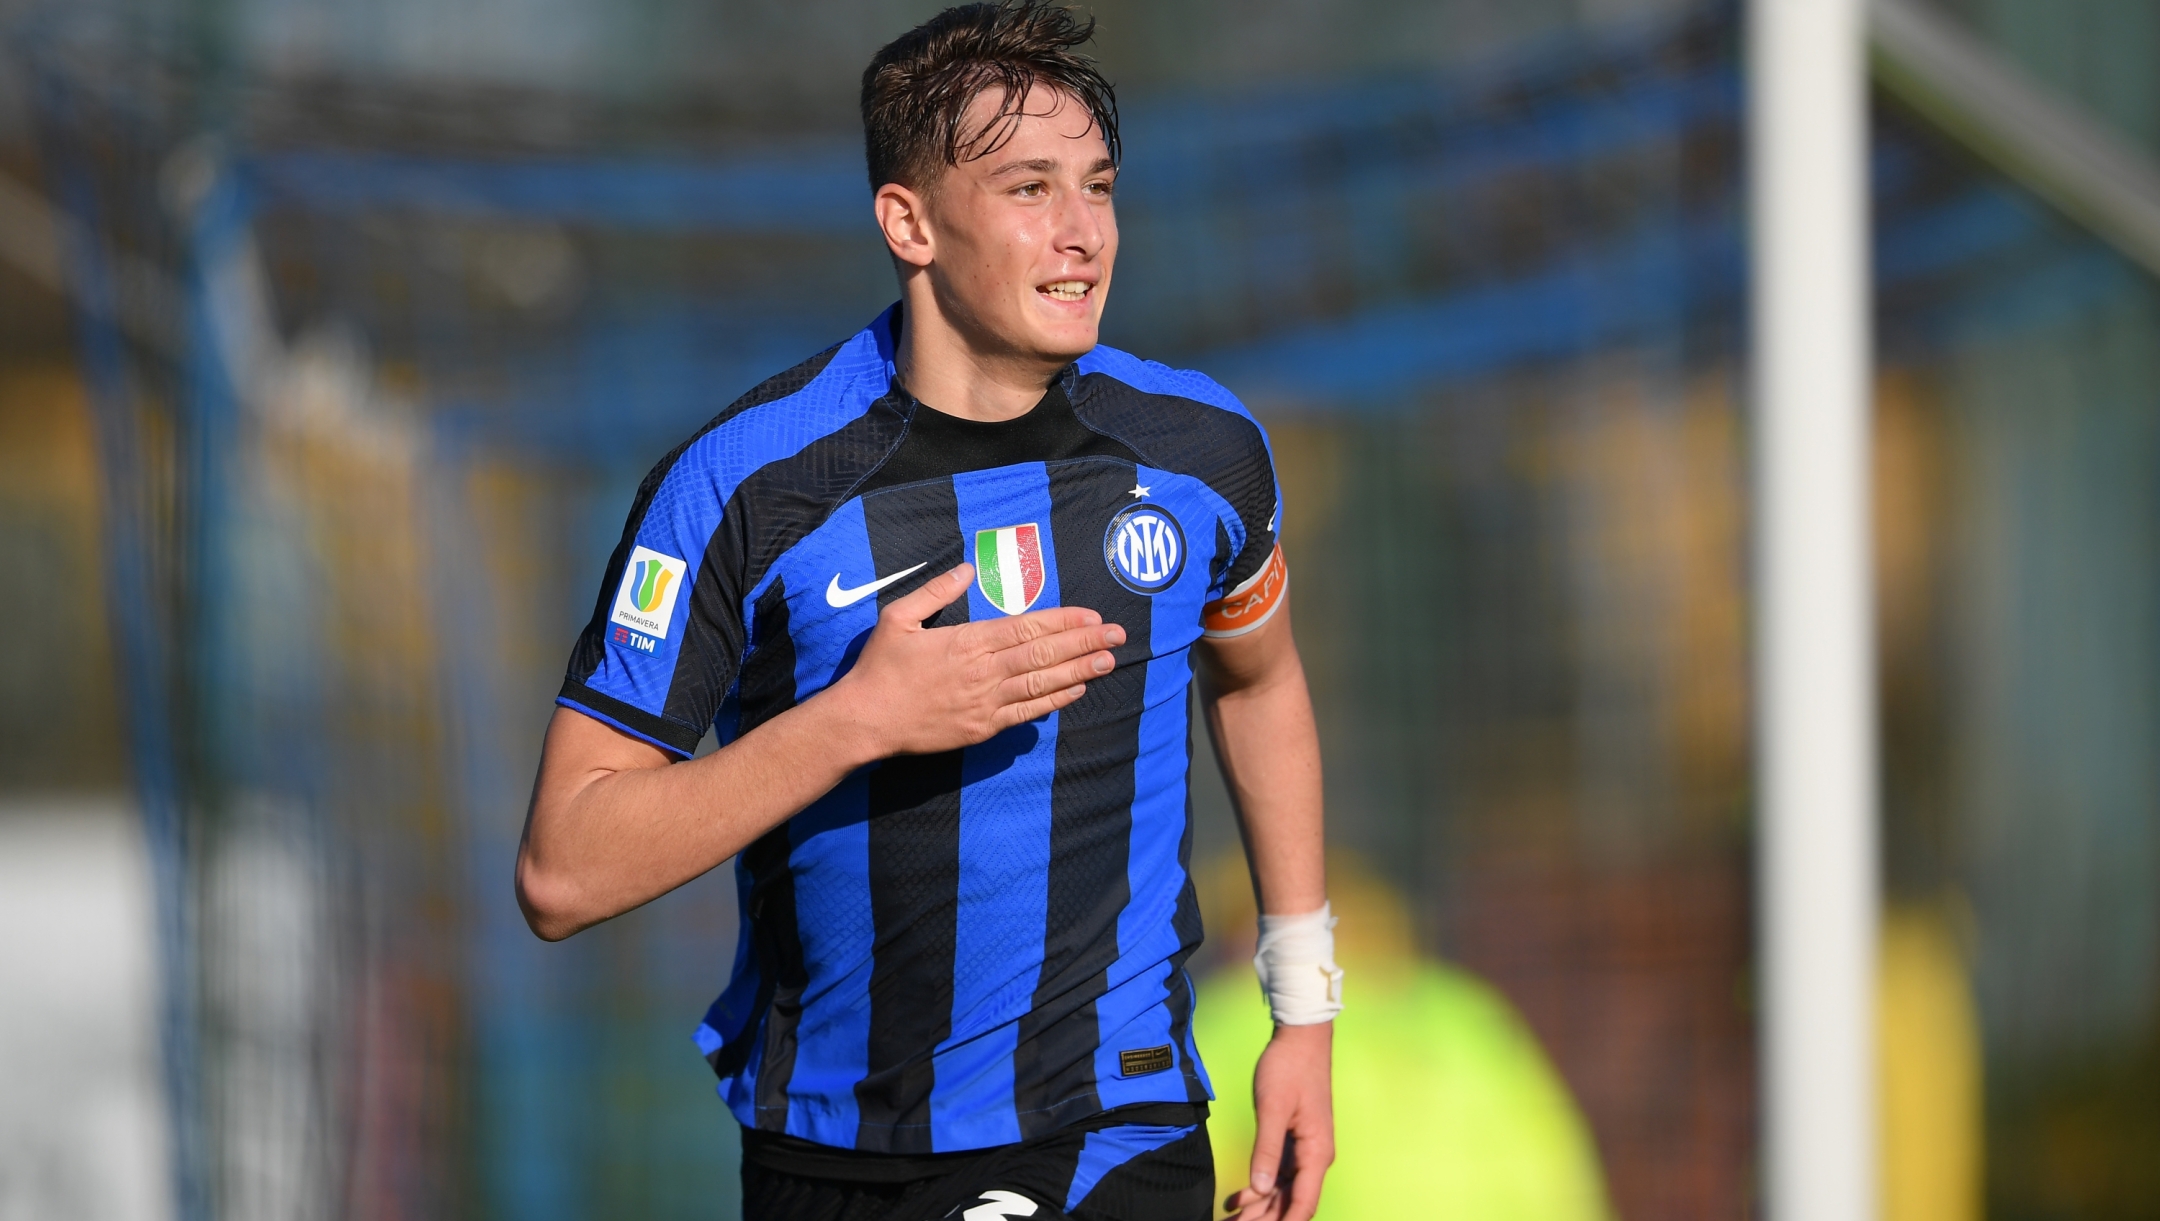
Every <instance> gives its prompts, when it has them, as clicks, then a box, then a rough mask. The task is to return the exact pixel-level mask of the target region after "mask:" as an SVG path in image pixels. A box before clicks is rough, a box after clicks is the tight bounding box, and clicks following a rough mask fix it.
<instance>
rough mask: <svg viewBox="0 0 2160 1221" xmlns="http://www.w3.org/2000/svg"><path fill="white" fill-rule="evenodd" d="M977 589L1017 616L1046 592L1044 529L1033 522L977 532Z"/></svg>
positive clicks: (998, 605) (1006, 611)
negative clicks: (1044, 586)
mask: <svg viewBox="0 0 2160 1221" xmlns="http://www.w3.org/2000/svg"><path fill="white" fill-rule="evenodd" d="M975 588H977V589H979V590H981V591H982V596H983V597H984V598H986V599H988V600H989V602H990V605H992V606H995V607H997V608H998V609H999V610H1001V611H1003V612H1005V613H1006V614H1008V615H1017V614H1019V613H1020V612H1022V611H1024V610H1026V609H1027V608H1028V607H1030V606H1033V605H1035V599H1037V598H1039V597H1041V596H1042V591H1043V553H1042V530H1041V529H1039V528H1038V527H1037V525H1036V523H1034V522H1028V523H1027V524H1026V525H1021V526H999V527H998V528H997V529H995V530H977V531H976V532H975Z"/></svg>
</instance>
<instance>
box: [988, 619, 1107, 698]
mask: <svg viewBox="0 0 2160 1221" xmlns="http://www.w3.org/2000/svg"><path fill="white" fill-rule="evenodd" d="M1123 643H1125V629H1124V628H1121V627H1119V626H1118V625H1117V624H1115V623H1104V624H1097V625H1092V626H1089V627H1080V628H1073V629H1071V630H1069V631H1063V632H1058V633H1056V634H1054V635H1050V636H1038V637H1036V638H1035V639H1033V640H1030V641H1027V642H1026V643H1024V644H1016V645H1014V646H1013V647H1011V648H1009V649H1002V650H1000V651H999V652H998V653H997V655H996V657H995V659H994V660H995V662H996V665H997V670H998V672H999V673H1002V674H1005V675H1008V676H1009V675H1015V674H1026V673H1027V672H1029V671H1030V670H1049V669H1053V668H1055V667H1057V666H1060V665H1062V664H1064V663H1066V662H1069V661H1071V660H1073V659H1074V658H1077V657H1085V656H1086V655H1088V654H1090V653H1093V652H1096V651H1097V650H1107V649H1114V648H1116V647H1117V646H1119V645H1121V644H1123ZM1109 672H1110V671H1109V668H1108V667H1107V666H1106V667H1104V668H1103V669H1101V670H1093V669H1091V670H1089V671H1088V673H1086V674H1085V675H1083V676H1082V677H1081V679H1079V680H1075V681H1085V680H1086V679H1089V678H1096V677H1099V676H1101V675H1103V674H1107V673H1109ZM1039 692H1040V689H1038V690H1037V691H1035V692H1030V693H1029V694H1031V695H1032V694H1039Z"/></svg>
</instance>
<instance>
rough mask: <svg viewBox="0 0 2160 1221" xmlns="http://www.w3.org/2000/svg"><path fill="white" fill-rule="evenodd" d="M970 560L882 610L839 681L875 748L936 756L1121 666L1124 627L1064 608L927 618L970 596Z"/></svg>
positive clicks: (836, 689) (1070, 697)
mask: <svg viewBox="0 0 2160 1221" xmlns="http://www.w3.org/2000/svg"><path fill="white" fill-rule="evenodd" d="M974 579H975V568H974V565H972V564H962V565H960V566H959V567H958V568H955V569H952V570H951V571H949V572H945V573H942V574H940V575H938V576H935V577H932V578H931V579H930V580H929V581H928V582H926V583H925V584H924V585H923V587H922V588H920V589H918V590H916V591H914V592H913V593H910V594H908V595H907V596H905V597H901V598H895V599H893V601H892V603H891V604H890V605H888V606H886V607H885V609H884V610H882V611H880V612H879V613H878V623H877V626H876V627H875V628H873V629H871V632H870V639H869V640H868V641H866V642H865V643H864V645H863V651H862V655H861V657H859V658H858V659H857V660H856V663H855V667H854V668H853V669H852V670H849V671H848V672H847V674H846V675H845V676H843V677H842V678H841V679H840V680H839V681H838V682H836V683H834V684H833V687H832V688H831V691H832V693H833V694H836V695H841V694H844V697H845V703H846V708H847V712H848V716H849V719H850V720H851V721H852V722H854V723H855V724H856V725H857V726H858V727H859V728H860V729H861V730H862V731H863V732H865V733H866V734H867V735H868V736H869V739H870V741H871V742H872V744H873V749H874V751H875V755H876V757H878V758H885V757H889V756H892V755H919V754H931V753H934V752H937V751H944V750H957V749H959V748H960V747H963V746H973V745H974V744H975V743H977V742H982V741H987V740H988V739H989V738H991V737H993V736H995V735H996V734H997V733H999V732H1000V731H1002V730H1005V729H1009V728H1011V727H1012V726H1014V725H1019V724H1022V723H1023V722H1027V721H1032V720H1035V719H1036V718H1038V717H1043V716H1048V715H1049V714H1050V713H1052V712H1055V711H1057V710H1058V709H1060V708H1063V707H1065V706H1066V705H1067V704H1070V703H1072V702H1073V701H1074V700H1077V699H1079V698H1080V697H1081V696H1082V695H1084V694H1086V692H1087V684H1088V682H1089V680H1091V679H1096V678H1100V677H1102V676H1103V675H1105V674H1108V673H1109V672H1110V671H1111V670H1113V669H1115V668H1116V665H1117V662H1116V659H1115V658H1114V657H1112V656H1111V654H1110V650H1111V649H1113V648H1116V647H1117V646H1118V645H1121V644H1123V643H1125V629H1124V628H1122V627H1119V626H1118V625H1117V624H1115V623H1104V622H1103V621H1102V616H1101V615H1099V614H1097V613H1095V612H1094V611H1091V610H1088V609H1086V608H1085V607H1078V606H1061V607H1052V608H1050V609H1048V610H1039V611H1030V612H1029V613H1027V614H1025V615H1013V616H1009V617H1000V618H996V619H991V620H986V621H984V622H980V623H963V624H959V625H957V626H955V627H941V628H926V627H924V626H923V621H924V620H926V619H928V618H930V617H931V616H932V615H935V614H937V613H938V612H939V611H940V610H943V609H944V608H945V607H946V606H948V605H950V604H952V603H953V602H955V601H957V600H958V599H959V598H961V597H962V596H963V595H965V594H966V593H967V588H968V583H969V582H970V581H972V580H974Z"/></svg>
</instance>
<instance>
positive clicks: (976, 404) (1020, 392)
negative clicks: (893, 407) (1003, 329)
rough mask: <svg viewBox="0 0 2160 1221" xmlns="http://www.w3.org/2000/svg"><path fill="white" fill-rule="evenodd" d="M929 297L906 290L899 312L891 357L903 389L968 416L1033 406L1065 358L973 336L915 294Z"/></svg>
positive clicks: (993, 416)
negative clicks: (897, 337) (1012, 348)
mask: <svg viewBox="0 0 2160 1221" xmlns="http://www.w3.org/2000/svg"><path fill="white" fill-rule="evenodd" d="M929 297H930V294H929V293H927V292H924V293H909V294H908V296H907V299H906V302H905V305H906V308H905V309H903V310H902V312H901V320H900V342H899V345H898V348H897V351H896V352H895V360H894V363H895V364H896V365H897V366H898V369H899V374H900V381H901V383H902V384H903V385H905V386H906V387H907V389H908V393H909V394H912V395H914V396H915V397H916V398H917V399H918V400H920V401H921V402H922V403H923V404H925V405H926V406H929V407H931V408H933V409H934V410H937V411H942V412H944V413H945V414H946V415H954V416H959V417H961V418H962V419H968V420H984V421H993V422H994V421H998V420H1011V419H1017V418H1019V417H1020V416H1023V415H1026V414H1027V413H1028V412H1029V411H1031V410H1033V409H1034V407H1035V404H1037V403H1039V402H1041V401H1042V396H1043V391H1044V390H1046V389H1048V388H1049V386H1050V379H1051V378H1053V377H1055V376H1057V371H1058V370H1059V369H1061V368H1064V367H1065V362H1064V361H1062V360H1056V359H1052V358H1046V357H1043V356H1040V355H1037V354H1034V353H1022V352H1013V351H1009V350H1004V349H1002V348H1001V346H1000V345H997V344H996V343H995V342H994V341H989V340H988V339H987V337H977V336H973V335H971V334H970V333H969V332H968V331H967V330H964V329H963V328H961V327H958V326H955V325H954V324H953V322H952V320H951V319H949V318H946V317H945V316H944V314H943V313H942V312H940V311H939V310H938V308H937V304H936V301H935V300H934V299H929V300H920V301H918V299H917V298H929Z"/></svg>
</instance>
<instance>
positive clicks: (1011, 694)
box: [997, 650, 1117, 704]
mask: <svg viewBox="0 0 2160 1221" xmlns="http://www.w3.org/2000/svg"><path fill="white" fill-rule="evenodd" d="M1013 651H1015V652H1017V651H1018V650H1013ZM1116 668H1117V658H1116V657H1115V656H1113V655H1111V654H1110V653H1109V652H1107V651H1105V652H1100V653H1090V654H1088V655H1087V656H1085V657H1076V658H1074V659H1073V660H1071V661H1067V662H1063V663H1060V664H1058V665H1054V666H1050V667H1048V668H1046V669H1041V670H1028V671H1025V672H1023V673H1020V674H1015V675H1013V676H1012V677H1011V678H1008V679H1006V680H1005V681H1004V682H1001V683H999V684H998V692H997V693H998V700H999V702H1001V703H1007V704H1017V703H1020V702H1021V701H1023V700H1032V699H1038V698H1040V697H1042V696H1045V695H1048V694H1050V693H1051V692H1053V691H1062V690H1064V689H1065V688H1067V687H1073V686H1078V685H1080V684H1083V683H1089V682H1093V681H1094V680H1096V679H1098V678H1101V677H1102V676H1103V675H1105V674H1108V673H1109V672H1110V671H1112V670H1114V669H1116Z"/></svg>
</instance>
